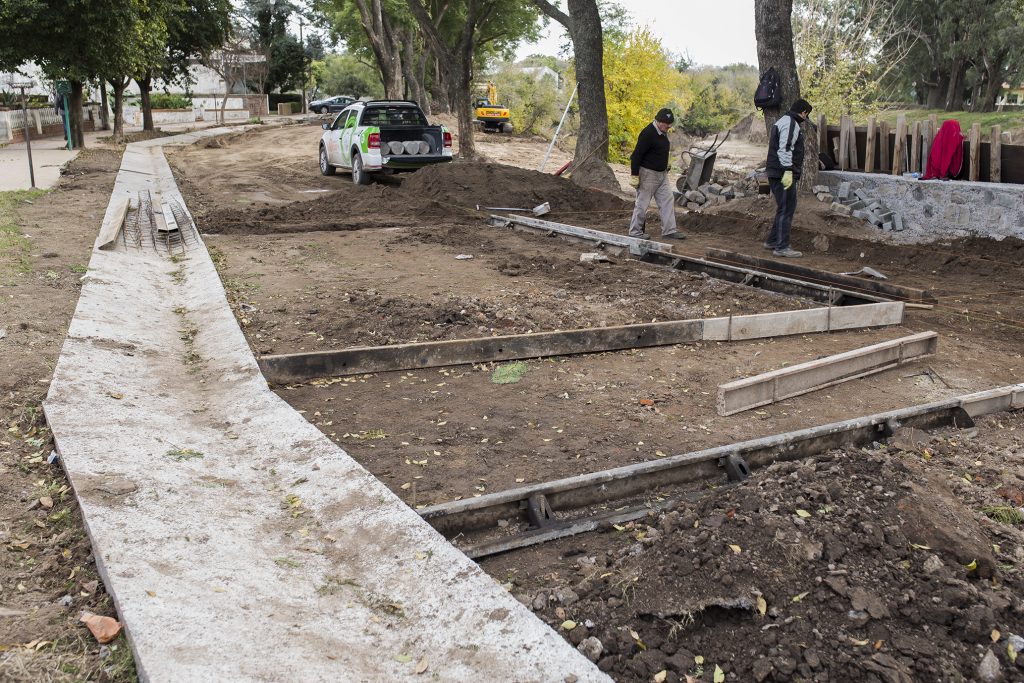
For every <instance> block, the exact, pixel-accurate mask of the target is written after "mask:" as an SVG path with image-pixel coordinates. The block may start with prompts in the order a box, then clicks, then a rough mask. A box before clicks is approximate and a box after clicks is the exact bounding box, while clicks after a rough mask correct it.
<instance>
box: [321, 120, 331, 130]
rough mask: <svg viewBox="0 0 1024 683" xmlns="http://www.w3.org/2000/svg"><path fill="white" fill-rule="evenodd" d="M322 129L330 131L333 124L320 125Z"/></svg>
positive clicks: (324, 123)
mask: <svg viewBox="0 0 1024 683" xmlns="http://www.w3.org/2000/svg"><path fill="white" fill-rule="evenodd" d="M320 127H321V128H323V129H324V130H330V129H331V124H329V123H327V122H326V121H324V122H323V123H321V124H320Z"/></svg>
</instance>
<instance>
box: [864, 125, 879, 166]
mask: <svg viewBox="0 0 1024 683" xmlns="http://www.w3.org/2000/svg"><path fill="white" fill-rule="evenodd" d="M876 128H877V126H876V124H875V117H874V116H871V117H869V118H868V137H867V142H866V144H865V147H864V172H865V173H874V172H875V143H876V140H875V135H876V132H877V131H876Z"/></svg>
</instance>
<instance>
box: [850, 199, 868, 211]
mask: <svg viewBox="0 0 1024 683" xmlns="http://www.w3.org/2000/svg"><path fill="white" fill-rule="evenodd" d="M847 206H849V207H850V211H857V210H858V209H863V208H864V207H865V206H867V204H865V203H864V202H862V201H856V202H850V203H849V204H847Z"/></svg>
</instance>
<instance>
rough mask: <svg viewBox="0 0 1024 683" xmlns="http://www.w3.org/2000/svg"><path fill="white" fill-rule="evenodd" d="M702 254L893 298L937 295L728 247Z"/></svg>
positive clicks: (926, 298) (931, 300) (930, 298)
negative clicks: (749, 253)
mask: <svg viewBox="0 0 1024 683" xmlns="http://www.w3.org/2000/svg"><path fill="white" fill-rule="evenodd" d="M704 257H705V258H706V259H708V260H709V261H717V262H720V263H728V264H730V265H743V266H748V267H751V268H757V269H759V270H764V271H767V272H769V273H784V274H786V275H792V276H794V277H798V278H800V279H802V280H807V281H809V282H814V283H817V284H822V285H832V286H836V287H841V288H843V289H850V290H853V291H865V292H871V293H873V294H879V295H881V296H884V297H886V298H888V299H893V300H895V301H914V302H921V303H938V299H936V298H935V296H934V295H933V294H931V293H930V292H927V291H925V290H923V289H916V288H914V287H904V286H902V285H897V284H893V283H891V282H879V281H877V280H866V279H862V278H858V277H853V276H851V275H840V274H839V273H830V272H828V271H825V270H817V269H815V268H808V267H807V266H801V265H797V264H795V263H792V262H790V261H776V260H773V259H766V258H761V257H759V256H750V255H748V254H741V253H739V252H735V251H728V250H725V249H715V248H713V247H709V248H707V249H705V250H704Z"/></svg>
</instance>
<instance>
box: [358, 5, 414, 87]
mask: <svg viewBox="0 0 1024 683" xmlns="http://www.w3.org/2000/svg"><path fill="white" fill-rule="evenodd" d="M355 3H356V8H357V9H358V10H359V18H360V21H361V23H362V25H363V30H364V31H365V32H366V38H367V40H368V41H369V43H370V49H371V50H372V51H373V56H374V58H375V59H376V61H377V68H378V69H379V70H380V80H381V82H382V83H383V84H384V97H386V98H388V99H399V98H401V97H402V96H403V95H404V94H405V83H404V80H403V78H402V57H401V47H400V45H399V44H398V41H397V39H396V37H395V35H394V32H393V30H392V26H391V21H390V20H389V19H388V16H387V14H386V13H385V12H384V8H383V2H382V0H355Z"/></svg>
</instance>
